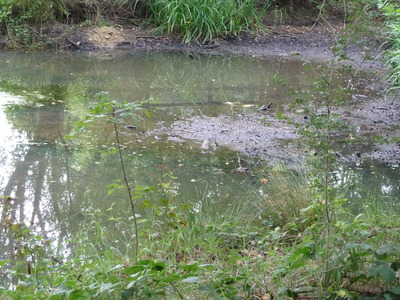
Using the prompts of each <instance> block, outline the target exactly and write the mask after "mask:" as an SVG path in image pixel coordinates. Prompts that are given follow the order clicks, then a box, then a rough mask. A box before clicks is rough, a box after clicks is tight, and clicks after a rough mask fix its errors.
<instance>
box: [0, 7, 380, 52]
mask: <svg viewBox="0 0 400 300" xmlns="http://www.w3.org/2000/svg"><path fill="white" fill-rule="evenodd" d="M375 2H376V1H372V0H358V1H351V2H347V1H336V0H329V1H326V0H325V1H322V0H321V1H311V0H310V1H277V0H266V1H260V0H241V1H236V0H227V1H214V0H175V1H165V0H150V1H140V0H137V1H129V0H108V1H100V0H90V1H82V0H73V1H66V0H38V1H29V0H23V1H19V0H1V1H0V32H1V34H2V35H3V36H5V37H6V41H5V44H6V46H7V47H9V48H46V47H49V46H51V47H56V46H57V45H60V44H62V43H63V41H64V40H65V39H68V37H69V36H71V34H72V33H73V32H75V31H76V30H77V29H78V28H80V27H82V26H89V27H90V26H104V25H111V24H114V23H121V22H122V23H124V24H132V23H133V24H136V25H139V24H151V25H152V26H154V28H155V31H156V32H157V33H163V34H169V35H171V34H172V35H174V36H179V37H180V38H181V39H182V41H183V42H191V41H200V42H207V41H210V40H212V39H214V38H219V37H220V38H228V39H230V38H237V37H240V35H241V34H242V33H243V32H251V33H252V34H254V35H257V34H259V33H261V32H266V31H267V29H266V27H265V26H264V25H263V24H279V23H285V22H289V23H294V24H300V25H304V24H306V23H307V24H308V25H309V26H311V25H312V24H313V23H318V22H319V21H323V22H326V17H327V16H329V15H335V16H339V17H340V18H341V19H343V21H344V22H346V21H347V20H348V21H349V22H355V21H357V22H358V21H359V20H360V19H362V18H363V15H364V16H365V14H366V13H368V12H370V10H371V9H372V10H373V9H374V7H375V6H376V3H375ZM266 12H268V14H266ZM307 19H310V20H308V21H307V22H306V20H307ZM324 20H325V21H324Z"/></svg>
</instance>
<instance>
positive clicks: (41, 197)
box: [0, 52, 399, 236]
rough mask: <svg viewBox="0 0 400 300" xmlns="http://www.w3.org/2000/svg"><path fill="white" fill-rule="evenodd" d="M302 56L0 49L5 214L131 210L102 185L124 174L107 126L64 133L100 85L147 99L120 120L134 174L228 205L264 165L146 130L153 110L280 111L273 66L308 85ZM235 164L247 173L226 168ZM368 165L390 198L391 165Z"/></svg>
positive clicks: (280, 90) (166, 115)
mask: <svg viewBox="0 0 400 300" xmlns="http://www.w3.org/2000/svg"><path fill="white" fill-rule="evenodd" d="M307 65H309V66H312V68H305V67H304V66H305V63H304V62H302V61H299V60H288V61H284V60H281V59H279V58H275V59H260V58H250V57H245V58H244V57H234V56H232V57H222V56H221V57H219V56H204V55H197V54H189V53H178V54H177V53H170V54H166V53H163V54H160V53H153V54H143V53H142V54H132V53H126V52H117V53H90V52H86V53H72V54H55V53H30V54H22V53H13V52H3V53H0V70H1V71H0V105H1V110H0V128H1V131H0V161H1V172H0V189H1V192H0V194H1V195H10V196H12V197H13V199H14V201H13V218H15V220H17V221H20V222H22V221H23V222H26V223H28V224H31V225H33V226H36V227H38V228H39V229H41V230H42V232H48V233H49V234H50V232H52V231H53V230H56V231H57V232H58V233H60V234H61V236H68V235H70V234H71V232H73V231H74V230H75V228H76V226H79V223H80V220H83V216H82V212H83V211H85V210H87V209H88V208H92V209H95V210H96V209H98V210H101V211H104V212H106V211H107V209H109V208H111V207H113V209H112V211H110V212H109V214H110V216H112V217H114V218H117V217H118V216H127V215H129V210H128V209H129V205H128V203H127V201H126V196H125V194H124V193H125V192H124V191H123V190H117V191H116V192H114V193H109V192H108V190H109V189H108V188H107V186H108V185H110V184H114V183H117V182H119V180H121V179H122V172H121V167H120V161H119V157H118V155H117V154H116V153H115V152H112V151H111V152H110V151H106V150H107V149H108V150H110V149H111V148H113V147H115V134H114V131H113V128H112V126H107V125H104V123H98V124H97V125H96V126H91V127H90V129H89V130H87V131H85V132H84V133H82V134H80V135H79V136H78V137H77V138H76V139H74V140H72V141H65V139H64V137H65V136H66V135H67V134H68V133H69V132H71V131H72V129H73V124H74V122H75V121H77V120H80V119H83V118H84V116H85V115H86V114H87V112H88V106H90V105H91V104H93V103H94V102H96V101H98V94H99V93H100V92H106V93H107V94H106V95H107V97H108V98H110V99H117V100H127V101H141V100H146V99H152V102H151V105H150V106H149V110H150V112H151V113H152V115H153V117H152V118H148V117H146V116H145V115H144V113H143V112H138V116H137V118H133V119H131V120H130V122H131V123H130V125H132V126H135V127H136V130H135V131H131V130H129V129H126V128H124V127H123V126H122V127H121V128H120V134H121V138H122V143H123V146H124V147H126V148H125V150H124V155H125V162H126V167H127V170H128V177H129V180H130V181H131V182H132V183H134V184H135V185H139V186H148V185H157V184H159V183H164V184H165V183H170V188H171V193H175V192H177V193H178V195H177V196H176V198H177V199H179V201H181V202H189V203H192V204H193V208H194V209H201V207H202V206H203V205H204V204H207V205H208V207H210V208H212V209H215V210H224V208H225V207H227V206H235V205H237V204H238V203H240V202H244V201H246V200H248V199H250V198H251V197H254V194H256V191H257V190H258V189H259V178H260V177H261V176H262V175H263V171H264V169H265V168H267V169H268V168H269V166H267V165H265V164H258V159H257V157H255V158H251V159H250V158H246V157H244V155H243V154H238V153H236V152H234V151H231V150H228V149H221V150H219V151H216V152H214V153H202V151H201V149H200V145H197V144H195V143H193V142H190V141H187V142H181V143H174V142H171V141H167V140H165V139H162V137H158V136H154V135H152V134H146V133H147V132H150V130H151V129H153V128H155V127H157V126H159V125H158V124H159V123H157V122H158V121H160V120H162V121H163V122H164V123H165V124H170V123H171V122H173V121H174V120H179V119H184V118H186V117H190V116H194V115H206V116H218V115H219V114H226V115H232V116H233V115H237V114H241V113H245V112H249V111H255V110H257V108H258V107H260V106H261V105H268V104H269V103H274V104H275V106H274V107H275V108H274V110H276V111H279V110H280V109H281V107H282V105H283V104H284V103H285V102H286V101H288V98H287V92H288V91H287V90H286V88H284V87H282V85H280V84H279V83H277V80H276V76H275V75H276V74H278V73H279V74H280V76H281V77H283V78H286V80H287V81H288V82H290V85H291V86H293V87H294V88H297V89H303V90H304V89H309V88H310V87H311V86H312V83H313V81H314V80H315V78H317V76H318V73H319V69H320V68H321V66H319V65H317V64H307ZM342 80H344V79H343V78H339V79H338V81H342ZM357 92H359V91H355V93H357ZM235 103H239V104H240V105H232V104H235ZM138 132H139V133H140V137H139V135H138V134H137V133H138ZM107 152H108V153H107ZM240 167H249V168H250V169H252V171H253V172H252V173H246V172H244V173H242V172H236V170H238V168H240ZM374 168H375V169H371V167H370V165H366V166H364V167H363V169H364V170H365V169H368V170H369V171H368V172H363V173H360V174H361V175H359V178H360V180H361V181H362V182H365V184H370V183H371V182H373V183H374V186H375V187H376V190H377V191H382V192H384V193H386V194H387V195H388V196H391V197H392V196H395V197H397V196H398V195H399V191H398V178H399V177H398V175H399V174H398V172H397V170H394V169H392V168H386V167H384V166H380V165H377V166H374ZM378 171H379V172H378ZM377 173H378V174H379V176H378V175H376V174H377ZM166 174H167V175H168V174H170V176H164V175H166ZM171 176H174V177H176V179H173V178H171ZM157 197H158V198H159V196H157V195H150V194H149V195H146V196H145V198H146V199H153V200H155V199H157ZM2 221H3V220H2Z"/></svg>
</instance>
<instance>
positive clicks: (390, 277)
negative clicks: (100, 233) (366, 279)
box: [368, 261, 396, 284]
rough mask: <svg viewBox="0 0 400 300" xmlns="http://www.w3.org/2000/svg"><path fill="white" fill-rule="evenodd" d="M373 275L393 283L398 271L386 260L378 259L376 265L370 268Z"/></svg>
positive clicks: (369, 271)
mask: <svg viewBox="0 0 400 300" xmlns="http://www.w3.org/2000/svg"><path fill="white" fill-rule="evenodd" d="M368 273H369V274H370V275H371V276H378V277H380V278H382V280H383V281H384V282H385V283H387V284H392V283H394V282H395V281H396V272H395V271H394V270H393V269H392V268H391V267H390V266H389V265H388V264H386V263H385V262H381V261H378V262H376V265H375V266H373V267H371V268H370V269H369V270H368Z"/></svg>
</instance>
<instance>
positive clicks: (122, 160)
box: [112, 107, 139, 262]
mask: <svg viewBox="0 0 400 300" xmlns="http://www.w3.org/2000/svg"><path fill="white" fill-rule="evenodd" d="M112 117H113V119H115V108H114V107H113V112H112ZM113 124H114V132H115V137H116V140H117V147H118V153H119V161H120V163H121V168H122V173H123V175H124V181H125V186H126V189H127V191H128V197H129V202H130V204H131V209H132V215H133V223H134V227H135V256H134V258H135V262H137V258H138V253H139V235H138V223H137V218H136V208H135V203H134V201H133V199H132V189H131V186H130V185H129V182H128V176H127V175H126V170H125V164H124V159H123V156H122V148H121V144H120V140H119V132H118V127H117V123H116V122H115V121H114V122H113Z"/></svg>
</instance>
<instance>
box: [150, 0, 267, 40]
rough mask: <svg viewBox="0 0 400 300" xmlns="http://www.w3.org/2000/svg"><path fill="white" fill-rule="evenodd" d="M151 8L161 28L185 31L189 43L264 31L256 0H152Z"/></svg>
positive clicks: (179, 31) (154, 18)
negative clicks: (256, 7)
mask: <svg viewBox="0 0 400 300" xmlns="http://www.w3.org/2000/svg"><path fill="white" fill-rule="evenodd" d="M150 10H151V14H152V19H153V20H154V22H155V23H156V24H157V25H158V26H159V30H162V31H167V32H168V33H182V35H183V41H184V42H186V43H188V42H191V41H197V40H200V41H203V42H204V41H209V40H211V39H213V38H216V37H231V36H237V35H239V34H240V32H243V31H249V30H262V24H261V15H262V10H261V12H256V9H255V2H254V0H224V1H216V0H173V1H168V0H152V1H150Z"/></svg>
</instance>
